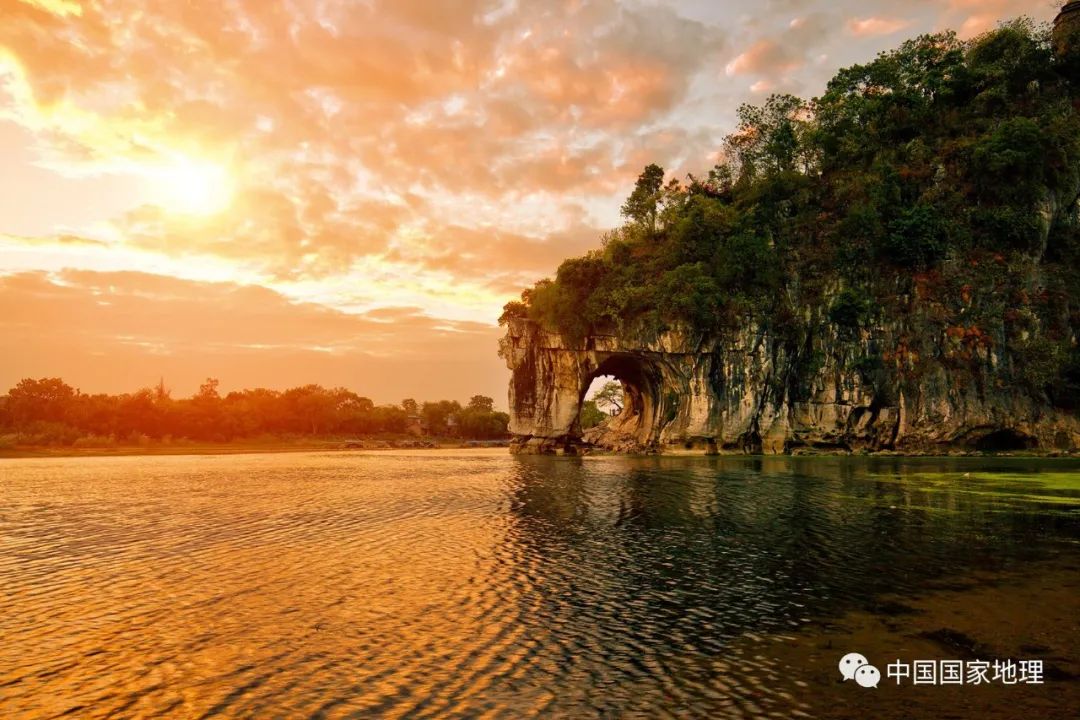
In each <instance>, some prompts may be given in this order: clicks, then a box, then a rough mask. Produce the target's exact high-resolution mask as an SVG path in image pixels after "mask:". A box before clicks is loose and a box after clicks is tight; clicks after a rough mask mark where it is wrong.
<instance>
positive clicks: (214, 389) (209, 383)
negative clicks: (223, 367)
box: [196, 378, 221, 400]
mask: <svg viewBox="0 0 1080 720" xmlns="http://www.w3.org/2000/svg"><path fill="white" fill-rule="evenodd" d="M196 397H197V398H199V399H201V400H220V399H221V395H219V394H218V380H217V378H206V382H204V383H203V384H202V385H200V386H199V394H198V395H196Z"/></svg>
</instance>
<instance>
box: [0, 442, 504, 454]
mask: <svg viewBox="0 0 1080 720" xmlns="http://www.w3.org/2000/svg"><path fill="white" fill-rule="evenodd" d="M499 442H500V441H485V440H460V439H453V438H440V439H435V438H416V439H370V438H365V439H323V440H315V439H298V440H251V441H236V442H226V443H206V442H202V443H198V442H192V443H186V442H177V443H148V444H144V445H115V446H103V447H67V446H32V445H22V446H19V445H15V446H10V447H0V459H13V458H64V457H126V456H138V455H251V454H265V453H304V452H357V451H382V450H457V449H472V448H488V447H496V448H497V447H504V446H505V444H503V445H500V444H498V443H499Z"/></svg>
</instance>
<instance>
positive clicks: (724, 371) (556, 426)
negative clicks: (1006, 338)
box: [500, 311, 1080, 454]
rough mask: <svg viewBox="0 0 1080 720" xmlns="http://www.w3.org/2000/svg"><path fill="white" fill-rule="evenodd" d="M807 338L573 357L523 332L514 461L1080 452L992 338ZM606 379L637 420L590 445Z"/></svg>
mask: <svg viewBox="0 0 1080 720" xmlns="http://www.w3.org/2000/svg"><path fill="white" fill-rule="evenodd" d="M809 312H810V311H808V313H809ZM811 320H813V319H812V318H811ZM807 327H813V328H817V331H816V333H811V332H805V333H804V334H803V335H802V336H801V337H799V338H797V339H796V340H794V341H793V340H792V339H791V338H790V337H789V338H787V339H786V340H781V339H779V338H777V337H774V336H773V335H772V334H771V333H770V332H769V331H768V330H766V329H763V328H761V327H758V326H755V325H750V326H748V327H746V328H744V329H742V330H739V331H738V332H735V333H733V334H727V335H725V336H724V337H723V338H721V339H713V338H698V337H693V336H691V335H690V334H689V333H686V332H681V331H671V332H667V333H665V334H663V335H661V336H660V337H658V338H656V339H654V340H643V339H640V338H628V337H619V336H616V335H593V336H590V337H587V338H584V339H583V340H582V341H581V342H580V343H576V344H571V343H568V342H567V341H566V340H565V339H564V338H562V337H561V336H559V335H557V334H554V333H550V332H547V331H545V330H543V329H542V328H540V327H539V326H537V325H536V324H535V323H533V322H530V321H527V320H511V321H510V323H509V326H508V329H507V333H506V336H505V337H504V338H503V339H502V341H501V342H500V355H502V357H503V358H504V359H505V360H506V363H507V366H508V367H509V368H510V370H511V371H512V379H511V383H510V393H509V395H510V398H509V399H510V409H511V413H510V414H511V421H510V431H511V433H513V435H514V441H513V443H512V448H513V449H514V450H515V451H517V452H523V453H577V452H582V451H588V450H589V449H592V448H602V449H606V450H613V451H616V452H663V451H665V450H670V449H675V448H678V449H680V450H681V449H686V448H693V449H696V450H698V451H700V452H710V453H711V452H725V451H726V452H748V453H766V454H778V453H785V452H803V451H814V450H819V451H881V450H896V451H900V452H944V451H948V450H953V449H970V450H974V449H991V450H1015V449H1025V448H1027V449H1039V450H1046V451H1052V450H1062V451H1066V450H1075V449H1076V448H1077V447H1078V446H1080V423H1078V421H1077V418H1076V417H1075V416H1073V415H1070V414H1068V413H1065V412H1063V411H1060V410H1057V409H1055V408H1053V407H1051V406H1050V404H1049V403H1048V402H1047V401H1046V400H1045V398H1038V397H1034V396H1033V395H1032V394H1030V393H1028V392H1027V391H1025V390H1023V389H1021V388H1020V387H1018V386H1016V385H1011V384H1010V382H1009V380H1010V378H1011V377H1012V368H1011V367H1010V360H1009V356H1008V354H1007V353H1005V352H1003V351H1000V350H998V349H996V347H998V346H996V345H995V344H994V343H992V342H990V341H989V340H986V339H984V338H982V337H981V336H974V338H973V337H972V336H971V334H970V333H969V334H968V335H964V336H961V337H957V331H956V330H955V328H950V329H949V331H948V332H912V328H910V327H904V326H903V324H902V323H896V324H894V325H884V326H879V327H874V328H871V329H867V330H863V331H861V332H859V333H856V334H854V335H848V336H843V335H842V334H841V333H839V332H838V331H836V330H835V329H832V328H831V327H830V326H829V325H828V324H827V323H824V322H813V321H811V322H808V323H807ZM602 375H614V376H615V377H616V378H618V379H619V380H620V381H621V382H622V383H623V386H624V389H625V392H626V403H625V408H624V410H623V411H622V413H621V414H620V415H619V416H618V417H616V418H613V419H612V420H610V421H608V422H607V423H605V424H603V425H602V426H600V427H599V428H594V429H592V430H589V431H588V432H585V433H583V432H582V431H581V428H580V425H579V422H578V414H579V412H580V409H581V405H582V403H583V401H584V396H585V393H586V392H587V390H588V388H589V385H590V383H591V382H592V380H593V379H594V378H596V377H598V376H602Z"/></svg>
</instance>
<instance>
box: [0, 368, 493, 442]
mask: <svg viewBox="0 0 1080 720" xmlns="http://www.w3.org/2000/svg"><path fill="white" fill-rule="evenodd" d="M508 423H509V416H508V415H507V414H506V413H504V412H499V411H497V410H495V408H494V402H493V400H492V399H491V398H489V397H486V396H483V395H474V396H473V397H472V399H470V400H469V402H468V403H467V404H465V405H464V406H463V405H462V404H461V403H459V402H458V401H456V400H440V401H436V402H423V403H420V402H417V401H416V400H414V399H412V398H408V399H405V400H402V401H401V403H399V404H396V405H394V404H390V405H376V404H375V403H374V402H373V401H372V400H370V399H369V398H366V397H363V396H361V395H358V394H356V393H354V392H352V391H351V390H347V389H345V388H324V387H322V386H321V385H303V386H300V387H294V388H290V389H288V390H284V391H278V390H268V389H265V388H255V389H251V390H239V391H235V392H230V393H228V394H226V395H222V394H221V393H220V392H219V391H218V381H217V380H216V379H213V378H210V379H207V381H206V382H205V383H203V384H202V385H201V386H200V388H199V391H198V392H197V393H195V395H193V396H192V397H190V398H173V397H172V394H171V392H170V391H169V390H168V388H166V387H165V384H164V382H161V383H159V384H158V386H157V387H153V388H143V389H141V390H138V391H136V392H133V393H124V394H120V395H107V394H86V393H82V392H80V391H79V390H78V389H76V388H73V387H72V386H70V385H68V384H67V383H65V382H64V381H63V380H62V379H60V378H40V379H30V378H27V379H24V380H22V381H20V382H19V383H18V384H17V385H15V387H13V388H11V389H10V390H9V391H8V393H7V394H6V395H4V396H2V397H0V434H3V435H7V436H9V438H10V439H12V440H13V441H14V442H17V443H19V444H26V445H72V444H75V443H77V442H79V441H80V440H84V441H85V440H87V439H90V440H95V439H96V440H100V441H106V440H107V441H109V442H143V441H146V440H179V439H187V440H198V441H209V442H227V441H230V440H237V439H251V438H259V437H343V436H344V437H348V436H356V435H379V434H406V433H411V434H423V435H429V436H435V437H459V438H464V439H476V440H488V439H500V438H503V437H506V434H507V425H508ZM11 436H13V437H11Z"/></svg>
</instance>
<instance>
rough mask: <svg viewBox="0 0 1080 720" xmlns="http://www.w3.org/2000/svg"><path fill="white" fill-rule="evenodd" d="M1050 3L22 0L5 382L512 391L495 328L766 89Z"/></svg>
mask: <svg viewBox="0 0 1080 720" xmlns="http://www.w3.org/2000/svg"><path fill="white" fill-rule="evenodd" d="M1059 6H1060V3H1058V2H1052V1H1050V0H906V1H905V2H884V1H882V0H857V1H853V0H728V1H723V2H722V1H720V0H682V1H681V2H670V3H656V2H623V3H616V2H610V1H607V0H598V1H595V2H592V1H589V0H570V1H567V2H540V1H536V2H525V1H521V2H513V1H509V2H506V1H501V0H497V1H492V2H484V1H482V0H476V1H470V0H462V1H460V2H453V1H448V0H437V1H436V0H391V1H388V2H381V1H380V0H368V1H366V2H365V1H364V0H292V1H291V2H275V1H273V0H213V1H211V0H206V1H205V2H204V1H201V0H189V1H186V2H185V1H184V0H160V1H158V0H0V158H2V163H0V393H2V392H4V391H5V390H6V389H7V388H8V387H10V386H12V385H13V384H14V383H15V382H17V381H18V380H19V379H20V378H22V377H27V376H33V377H40V376H61V377H63V378H65V379H66V380H68V381H69V382H70V383H71V384H73V385H76V386H78V387H80V388H81V389H82V390H83V391H84V392H119V391H128V390H134V389H137V388H139V387H142V386H147V385H153V384H156V383H157V381H158V378H159V377H164V378H165V380H166V384H168V385H170V386H171V387H172V388H173V390H174V394H176V395H178V396H186V395H189V394H191V393H192V392H193V391H194V390H195V389H196V388H197V386H198V383H199V382H200V381H201V380H202V379H203V378H205V377H207V376H214V377H217V378H219V379H220V381H221V388H222V389H223V390H225V391H228V390H232V389H238V388H242V387H254V386H265V387H273V388H284V387H288V386H292V385H298V384H304V383H309V382H316V383H320V384H322V385H326V386H336V385H343V386H346V387H349V388H351V389H353V390H356V391H357V392H360V393H361V394H365V395H368V396H369V397H371V398H373V399H375V400H376V401H379V402H396V401H399V400H401V399H402V398H404V397H409V396H411V397H416V398H419V399H436V398H443V397H447V398H453V399H461V400H463V399H466V398H468V396H470V395H472V394H475V393H483V394H486V395H491V396H493V397H495V398H496V400H497V403H498V404H499V405H500V406H503V407H505V404H506V380H507V377H508V373H507V371H506V370H505V368H504V366H503V364H502V361H501V360H500V359H499V358H498V357H497V356H496V354H495V353H496V341H497V338H498V337H499V335H500V332H499V329H498V327H497V326H496V323H495V321H496V318H497V317H498V315H499V312H500V308H501V306H502V305H503V303H505V302H506V301H507V300H510V299H513V298H514V297H515V296H516V295H517V294H518V293H519V292H520V290H521V288H522V287H524V286H527V285H530V284H532V282H533V281H535V280H536V279H538V278H539V277H543V276H545V275H549V274H550V273H552V272H553V270H554V269H555V267H556V266H557V265H558V263H559V261H560V260H561V259H562V258H564V257H566V256H569V255H576V254H580V253H582V252H584V251H586V250H588V249H590V248H592V247H596V246H597V245H598V242H599V237H600V234H601V233H602V231H603V230H604V229H606V228H608V227H611V226H613V225H615V224H616V223H617V222H618V220H619V218H618V207H619V204H620V203H621V201H622V199H623V198H624V197H625V195H626V194H627V193H628V191H629V189H630V187H631V186H632V184H633V181H634V178H635V177H636V176H637V174H638V172H640V170H641V168H642V167H643V166H644V165H646V164H647V163H649V162H657V163H659V164H661V165H663V166H665V167H666V168H668V170H669V171H671V172H674V173H676V174H678V175H679V176H684V175H685V173H686V172H695V173H704V172H706V171H707V170H708V168H709V167H710V166H711V164H712V161H713V160H715V158H716V151H717V149H718V148H719V146H720V142H721V138H722V137H723V136H724V135H725V134H726V133H727V132H729V131H730V130H731V128H732V125H733V122H734V115H735V109H736V108H737V107H738V105H739V104H740V103H742V102H746V101H751V102H754V101H758V102H760V101H763V100H764V99H765V98H766V97H767V95H768V94H769V93H771V92H778V91H784V92H793V93H795V94H799V95H802V96H804V97H811V96H813V95H816V94H819V93H820V92H821V91H822V90H823V88H824V83H825V81H826V80H827V79H828V78H829V77H830V76H831V75H832V74H833V73H834V72H835V71H836V70H837V69H838V68H840V67H843V66H846V65H850V64H852V63H854V62H860V61H865V60H869V59H871V58H872V57H873V56H874V54H875V53H877V52H878V51H880V50H883V49H887V48H890V47H893V46H895V45H897V44H898V43H899V42H901V41H902V40H903V39H905V38H907V37H911V36H914V35H917V34H919V33H922V32H926V31H930V30H937V29H943V28H949V27H951V28H955V29H956V30H957V31H958V32H960V34H961V35H962V36H971V35H973V34H976V33H978V32H981V31H983V30H985V29H988V28H991V27H993V26H994V25H995V24H996V23H997V22H998V21H999V20H1001V19H1006V18H1011V17H1014V16H1016V15H1020V14H1023V13H1027V14H1029V15H1031V16H1032V17H1035V18H1036V19H1039V20H1049V19H1051V18H1052V17H1053V16H1054V15H1055V13H1056V9H1057V8H1058V7H1059Z"/></svg>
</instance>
